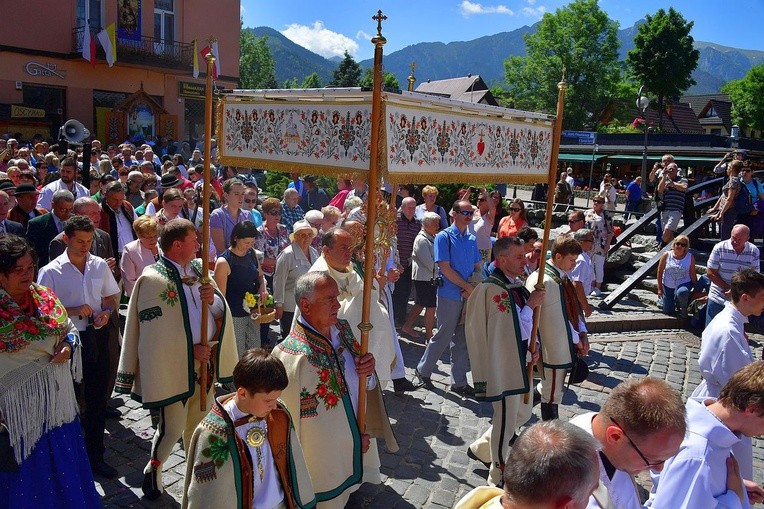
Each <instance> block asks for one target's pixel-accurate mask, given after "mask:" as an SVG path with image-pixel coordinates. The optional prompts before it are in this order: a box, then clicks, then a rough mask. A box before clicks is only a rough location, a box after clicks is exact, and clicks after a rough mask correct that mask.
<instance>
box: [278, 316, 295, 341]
mask: <svg viewBox="0 0 764 509" xmlns="http://www.w3.org/2000/svg"><path fill="white" fill-rule="evenodd" d="M293 320H294V312H293V311H284V312H283V313H282V314H281V318H279V325H280V326H281V341H284V340H285V339H286V337H287V336H288V335H289V333H290V332H291V331H292V321H293Z"/></svg>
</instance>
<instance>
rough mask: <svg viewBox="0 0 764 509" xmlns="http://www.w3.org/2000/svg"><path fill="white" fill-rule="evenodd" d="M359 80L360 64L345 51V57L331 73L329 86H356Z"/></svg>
mask: <svg viewBox="0 0 764 509" xmlns="http://www.w3.org/2000/svg"><path fill="white" fill-rule="evenodd" d="M360 81H361V66H360V64H359V63H358V62H356V61H355V60H353V57H351V56H350V53H348V52H347V51H345V58H343V59H342V61H341V62H340V64H339V66H337V68H336V69H335V70H334V72H333V73H332V81H331V83H329V86H330V87H357V86H358V84H359V83H360Z"/></svg>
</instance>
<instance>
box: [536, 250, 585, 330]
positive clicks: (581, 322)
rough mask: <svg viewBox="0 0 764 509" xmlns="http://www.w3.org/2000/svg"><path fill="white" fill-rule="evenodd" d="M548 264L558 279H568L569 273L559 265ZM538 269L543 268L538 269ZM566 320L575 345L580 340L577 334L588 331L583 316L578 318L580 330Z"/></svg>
mask: <svg viewBox="0 0 764 509" xmlns="http://www.w3.org/2000/svg"><path fill="white" fill-rule="evenodd" d="M549 265H551V266H552V267H554V270H556V271H557V273H558V274H559V275H560V279H570V274H568V273H567V272H565V271H563V270H562V269H560V268H559V267H556V266H555V265H554V264H551V263H550V264H549ZM540 270H543V269H540ZM567 322H568V328H569V329H570V337H571V338H573V344H574V345H577V344H578V343H579V342H580V341H581V340H580V339H579V337H578V335H579V334H581V333H582V332H583V333H585V332H588V331H587V330H586V322H585V321H584V319H583V318H579V320H578V330H579V331H580V332H577V331H576V328H575V327H573V323H572V322H571V321H570V320H567Z"/></svg>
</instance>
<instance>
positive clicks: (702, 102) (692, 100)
mask: <svg viewBox="0 0 764 509" xmlns="http://www.w3.org/2000/svg"><path fill="white" fill-rule="evenodd" d="M712 100H715V101H725V102H732V101H731V100H730V96H729V94H703V95H685V96H683V97H680V98H679V102H681V103H687V104H689V105H690V108H692V110H693V111H694V112H695V114H696V115H698V116H700V112H701V111H702V110H703V108H705V107H706V105H707V104H708V101H712Z"/></svg>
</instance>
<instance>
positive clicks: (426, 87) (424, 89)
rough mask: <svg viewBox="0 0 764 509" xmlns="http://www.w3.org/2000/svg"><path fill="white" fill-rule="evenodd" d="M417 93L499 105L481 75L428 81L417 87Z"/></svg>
mask: <svg viewBox="0 0 764 509" xmlns="http://www.w3.org/2000/svg"><path fill="white" fill-rule="evenodd" d="M416 92H420V93H424V94H432V95H437V96H441V97H448V98H450V99H455V100H457V101H465V102H472V103H482V104H491V105H493V106H498V104H499V103H498V102H496V99H495V98H494V97H493V94H491V91H490V90H488V85H486V84H485V81H483V79H482V78H481V77H480V76H479V75H475V76H465V77H463V78H449V79H445V80H433V81H431V80H427V81H425V82H423V83H420V84H419V86H418V87H416Z"/></svg>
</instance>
